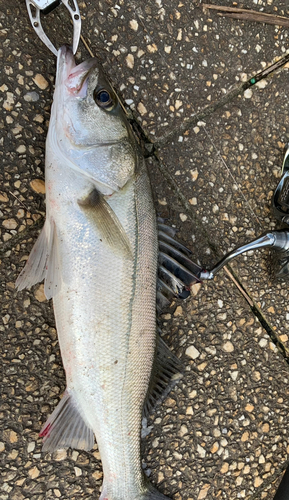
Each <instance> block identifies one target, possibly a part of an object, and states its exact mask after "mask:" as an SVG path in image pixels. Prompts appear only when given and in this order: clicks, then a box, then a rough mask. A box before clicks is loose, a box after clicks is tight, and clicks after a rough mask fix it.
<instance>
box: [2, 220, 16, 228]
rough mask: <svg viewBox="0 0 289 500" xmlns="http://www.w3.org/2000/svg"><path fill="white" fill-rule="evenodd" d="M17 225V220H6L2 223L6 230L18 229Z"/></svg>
mask: <svg viewBox="0 0 289 500" xmlns="http://www.w3.org/2000/svg"><path fill="white" fill-rule="evenodd" d="M17 225H18V224H17V221H16V220H15V219H6V220H4V221H3V222H2V226H3V227H5V229H16V227H17Z"/></svg>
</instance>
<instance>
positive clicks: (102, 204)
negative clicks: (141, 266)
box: [78, 189, 132, 259]
mask: <svg viewBox="0 0 289 500" xmlns="http://www.w3.org/2000/svg"><path fill="white" fill-rule="evenodd" d="M78 204H79V206H80V207H81V208H82V209H83V210H84V211H85V212H86V213H87V215H88V217H90V218H91V220H92V221H93V222H94V223H95V224H96V226H97V228H98V230H99V232H100V234H101V238H102V239H103V240H104V241H105V242H106V243H107V244H108V245H109V246H110V247H111V248H112V250H113V251H115V252H116V253H121V255H122V256H124V257H126V258H128V259H132V250H131V245H130V242H129V239H128V237H127V235H126V233H125V230H124V228H123V226H122V225H121V223H120V221H119V219H118V218H117V216H116V214H115V213H114V211H113V210H112V208H111V207H110V205H109V204H108V203H107V201H106V200H105V199H104V197H103V195H102V194H100V193H99V191H97V189H93V191H91V193H89V195H88V196H86V198H84V199H81V200H78Z"/></svg>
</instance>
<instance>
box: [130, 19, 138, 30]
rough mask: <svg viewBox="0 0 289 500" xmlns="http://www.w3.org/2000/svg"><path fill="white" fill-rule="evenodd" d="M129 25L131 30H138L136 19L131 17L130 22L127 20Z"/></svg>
mask: <svg viewBox="0 0 289 500" xmlns="http://www.w3.org/2000/svg"><path fill="white" fill-rule="evenodd" d="M129 25H130V27H131V29H132V30H134V31H137V30H138V22H137V20H136V19H132V20H131V21H130V22H129Z"/></svg>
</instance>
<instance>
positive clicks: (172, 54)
mask: <svg viewBox="0 0 289 500" xmlns="http://www.w3.org/2000/svg"><path fill="white" fill-rule="evenodd" d="M214 3H215V4H220V5H221V4H223V5H224V4H226V5H233V4H234V5H235V6H238V7H245V8H251V9H256V10H259V11H263V10H264V11H265V12H267V13H272V14H279V15H287V16H288V15H289V11H288V6H287V9H286V4H287V2H286V1H285V0H278V2H273V0H266V1H265V0H258V1H257V0H245V1H244V2H232V3H231V2H226V0H215V1H214ZM80 9H81V12H82V14H83V31H82V33H83V36H84V38H85V40H86V41H87V43H88V45H89V47H90V48H91V50H92V52H93V53H94V54H96V55H97V57H99V58H100V60H101V61H102V62H103V65H104V68H105V71H106V72H107V73H108V74H109V76H110V77H111V80H112V81H113V83H114V85H115V87H116V89H117V91H118V93H119V95H120V96H121V97H122V98H123V100H124V101H125V102H126V104H127V106H128V107H129V108H130V109H131V111H132V113H133V116H134V119H135V122H136V123H138V124H139V126H140V127H141V129H139V133H141V134H142V138H143V139H144V137H146V141H147V142H148V143H156V145H157V146H158V147H157V149H156V152H155V154H153V155H151V157H150V158H149V159H148V166H149V170H150V174H151V180H152V185H153V189H154V195H155V206H156V210H157V212H158V214H159V215H161V216H163V217H165V218H167V219H168V221H169V223H170V224H174V225H175V226H176V227H177V228H178V229H179V230H180V231H179V238H180V239H182V240H183V241H184V242H185V243H186V244H187V246H188V247H190V248H191V249H192V251H193V257H194V259H195V260H199V261H200V262H201V263H202V265H204V266H206V267H210V266H212V265H213V264H214V263H215V262H216V259H217V258H218V257H219V256H220V255H222V254H223V252H225V251H227V250H229V249H231V248H233V247H234V246H236V245H238V244H242V243H244V242H245V241H248V240H250V239H252V238H254V237H255V236H257V235H258V234H260V233H262V232H264V231H266V230H269V229H272V228H275V227H278V225H277V224H276V222H275V220H274V218H273V217H272V215H271V213H270V202H271V197H272V193H273V191H274V189H275V187H276V185H277V182H278V179H279V177H280V173H281V168H280V167H281V163H282V154H283V146H284V144H285V143H286V142H287V141H288V138H289V134H288V132H289V130H288V91H287V88H288V80H289V77H288V68H287V67H286V65H285V66H283V67H282V68H281V69H280V70H278V71H277V72H275V73H273V74H271V75H270V76H269V77H268V78H267V79H263V80H261V82H259V84H258V85H255V86H253V87H251V88H249V89H247V90H246V91H245V92H242V90H240V92H239V93H238V92H234V90H233V89H234V88H236V86H238V85H240V84H241V83H242V82H244V81H246V80H247V79H249V78H251V77H252V76H254V75H255V74H256V73H257V72H259V71H261V70H262V69H264V68H265V67H267V66H269V65H270V64H272V63H273V62H274V61H275V60H276V59H277V58H280V57H282V56H284V54H285V53H286V51H287V49H288V29H285V28H280V27H277V26H270V25H264V24H258V23H252V22H248V21H245V22H241V21H238V20H231V19H226V18H222V17H219V16H218V15H217V13H216V12H214V11H204V10H203V8H202V5H200V2H196V1H189V0H182V1H172V0H171V1H170V0H164V1H162V0H155V1H153V0H149V1H146V2H136V1H135V2H133V1H126V2H125V1H123V0H121V1H120V2H118V3H116V4H115V3H114V2H112V1H111V0H106V1H102V2H92V1H91V2H80ZM0 10H1V12H0V22H1V26H0V28H1V30H0V40H1V43H0V47H2V48H1V49H0V56H1V60H2V65H1V66H2V74H1V82H0V102H1V117H0V128H1V146H2V151H1V156H2V165H3V166H2V169H1V172H0V175H1V179H3V183H2V184H1V193H0V201H1V238H2V246H1V260H2V261H1V264H2V281H1V286H2V298H1V305H2V326H0V328H1V332H2V338H3V341H2V342H1V345H2V358H3V383H2V389H1V393H2V397H3V405H2V412H1V419H2V422H1V428H0V431H1V436H2V437H1V438H0V439H1V443H0V451H1V456H2V466H1V472H2V478H3V479H2V481H1V484H0V491H1V493H0V499H1V500H6V499H11V500H22V499H23V500H24V499H27V500H32V499H33V500H36V499H37V500H38V499H39V500H41V499H55V498H61V499H63V500H66V499H76V500H78V499H88V498H89V499H90V498H95V499H97V498H98V495H99V488H100V485H101V477H102V472H101V465H100V461H99V454H98V451H97V447H96V446H95V449H94V451H93V452H92V453H85V452H78V451H71V450H69V451H67V452H64V451H60V452H57V453H55V454H53V455H52V456H51V455H50V454H48V453H47V454H43V453H41V440H40V439H39V438H38V432H39V429H40V427H41V425H42V423H43V422H44V421H45V420H46V418H47V415H48V414H49V413H50V412H51V411H52V410H53V408H54V407H55V405H56V404H57V402H58V400H59V397H60V395H61V393H62V392H63V390H64V388H65V379H64V372H63V369H62V365H61V359H60V355H59V349H58V343H57V336H56V331H55V328H54V318H53V312H52V308H51V304H50V303H49V302H47V301H45V300H44V297H43V290H42V286H36V287H35V288H34V289H33V290H32V291H30V292H29V291H24V292H21V293H16V291H15V289H14V282H15V279H16V277H17V275H18V273H19V271H20V270H21V268H22V266H23V263H22V261H23V260H24V259H25V258H26V257H27V255H28V253H29V251H30V250H31V247H32V244H33V242H34V241H35V239H36V237H37V235H38V232H39V229H40V227H41V226H42V224H43V220H44V216H45V204H44V194H43V193H44V185H43V182H41V180H43V179H44V143H45V136H46V133H47V126H48V120H49V112H50V106H51V101H52V94H53V82H54V75H55V58H54V56H53V55H52V54H50V53H49V51H48V50H47V49H46V48H45V47H44V45H43V44H42V43H41V42H40V41H39V40H38V39H37V37H36V35H35V34H34V32H33V31H32V28H31V26H30V24H29V20H28V15H27V13H26V9H25V4H24V1H23V2H19V1H18V0H10V1H8V0H2V2H1V6H0ZM45 21H46V22H45V24H48V27H47V31H48V32H49V34H50V36H51V38H54V39H55V40H56V41H57V42H58V44H59V43H62V42H67V41H69V36H70V27H69V24H68V22H67V17H66V15H65V13H64V10H63V9H61V8H59V9H57V10H56V11H55V13H53V14H50V15H49V16H48V17H47V19H46V20H45ZM55 27H56V30H58V32H59V33H58V34H55V33H56V32H55ZM87 56H88V53H87V51H86V49H85V48H84V46H83V45H82V44H81V45H80V50H79V59H82V60H83V59H84V58H86V57H87ZM226 97H227V103H226V104H224V100H225V98H226ZM213 103H219V104H220V106H219V107H217V109H216V110H215V111H213V110H211V112H208V113H207V116H206V117H205V118H204V119H202V120H198V118H196V119H195V121H193V122H190V123H188V125H187V128H186V127H185V126H184V123H185V120H186V119H189V118H190V117H192V116H193V115H195V114H197V113H201V112H202V111H203V110H204V109H205V108H206V107H207V106H209V105H211V104H213ZM141 130H142V132H140V131H141ZM174 130H175V133H174V134H173V135H171V136H170V137H167V134H169V133H171V132H172V131H174ZM144 150H145V151H146V152H147V153H148V151H149V150H150V144H148V147H147V148H144ZM36 181H37V182H36ZM269 268H270V256H269V254H268V252H266V251H263V252H262V253H261V252H259V253H256V254H255V255H253V256H247V257H244V256H243V257H240V258H238V260H237V261H236V262H235V263H234V264H233V265H232V267H231V272H233V273H234V276H235V278H236V279H237V281H239V283H240V284H241V285H242V287H243V294H241V293H240V291H239V288H238V287H237V286H236V284H235V283H234V281H233V280H232V277H230V275H228V274H227V273H226V272H225V271H222V272H221V273H220V275H219V276H218V277H217V278H216V279H215V280H214V282H209V283H207V284H203V285H202V286H201V288H200V290H199V292H198V293H197V294H196V295H195V296H193V297H192V298H191V299H188V300H187V301H186V302H185V303H182V304H180V303H176V304H173V305H172V307H171V308H170V309H169V311H167V312H166V313H165V314H164V315H163V324H164V327H163V331H164V334H165V337H166V340H167V342H168V343H169V345H171V346H172V348H173V349H174V351H175V352H176V353H177V355H178V356H179V357H180V358H181V359H182V361H183V365H184V377H183V379H182V380H181V382H180V383H179V384H178V386H176V387H175V389H174V391H172V392H171V394H170V395H169V397H168V398H167V399H166V400H165V402H164V403H163V405H162V406H160V407H159V408H158V409H157V411H156V412H155V414H154V415H153V416H152V418H151V420H150V421H149V422H148V425H149V426H152V430H151V432H150V433H149V434H148V436H147V437H146V438H145V439H144V440H143V459H144V468H145V469H146V472H147V474H148V475H150V478H151V481H152V482H153V483H154V484H156V485H158V488H159V489H160V490H161V491H162V492H164V493H165V494H167V495H169V496H170V497H172V498H173V499H175V500H181V499H184V500H185V499H191V500H202V499H204V498H207V499H208V500H211V499H213V498H214V499H215V498H224V499H230V500H232V499H236V498H252V497H254V498H258V499H261V498H262V499H263V498H268V499H271V498H272V497H273V495H274V492H275V490H276V487H277V484H278V479H279V478H280V474H281V472H282V469H284V467H285V466H286V460H287V458H288V455H287V453H288V452H289V431H288V424H289V415H288V410H289V399H288V392H289V389H288V380H289V367H288V359H286V356H287V353H288V352H289V336H288V334H287V329H286V322H287V319H288V317H289V305H288V304H287V300H286V296H287V286H286V283H284V282H277V281H275V280H274V278H273V277H272V276H271V274H270V273H269ZM244 295H245V296H247V300H246V298H245V296H244ZM260 319H261V320H262V325H263V326H262V325H261V323H260ZM274 342H275V343H274ZM276 343H277V344H278V343H279V346H281V348H282V346H283V354H282V353H281V352H280V349H278V348H277V347H276V345H275V344H276ZM276 481H277V482H276ZM271 485H272V486H271Z"/></svg>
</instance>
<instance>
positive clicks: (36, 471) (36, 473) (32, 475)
mask: <svg viewBox="0 0 289 500" xmlns="http://www.w3.org/2000/svg"><path fill="white" fill-rule="evenodd" d="M39 474H40V471H39V469H37V467H36V465H35V466H34V467H32V469H30V470H29V471H28V475H29V477H30V478H31V479H36V478H37V477H38V476H39Z"/></svg>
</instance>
